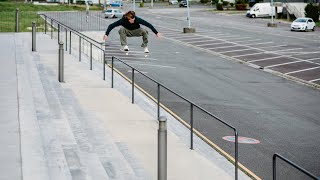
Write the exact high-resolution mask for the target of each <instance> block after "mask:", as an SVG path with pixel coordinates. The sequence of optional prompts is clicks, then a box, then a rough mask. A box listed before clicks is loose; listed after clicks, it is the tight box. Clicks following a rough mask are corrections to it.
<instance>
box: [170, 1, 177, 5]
mask: <svg viewBox="0 0 320 180" xmlns="http://www.w3.org/2000/svg"><path fill="white" fill-rule="evenodd" d="M178 3H179V2H178V0H169V4H172V5H174V4H178Z"/></svg>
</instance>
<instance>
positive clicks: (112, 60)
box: [104, 55, 114, 88]
mask: <svg viewBox="0 0 320 180" xmlns="http://www.w3.org/2000/svg"><path fill="white" fill-rule="evenodd" d="M104 57H106V55H104ZM113 59H114V56H112V58H111V88H113Z"/></svg>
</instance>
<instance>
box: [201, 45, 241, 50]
mask: <svg viewBox="0 0 320 180" xmlns="http://www.w3.org/2000/svg"><path fill="white" fill-rule="evenodd" d="M237 46H241V45H237V44H235V45H233V46H220V47H213V48H207V49H212V50H214V49H221V48H228V47H237Z"/></svg>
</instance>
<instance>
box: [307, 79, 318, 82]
mask: <svg viewBox="0 0 320 180" xmlns="http://www.w3.org/2000/svg"><path fill="white" fill-rule="evenodd" d="M315 81H320V78H319V79H312V80H310V81H309V82H315Z"/></svg>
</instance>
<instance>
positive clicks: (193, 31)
mask: <svg viewBox="0 0 320 180" xmlns="http://www.w3.org/2000/svg"><path fill="white" fill-rule="evenodd" d="M195 32H196V29H195V28H183V33H195Z"/></svg>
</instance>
